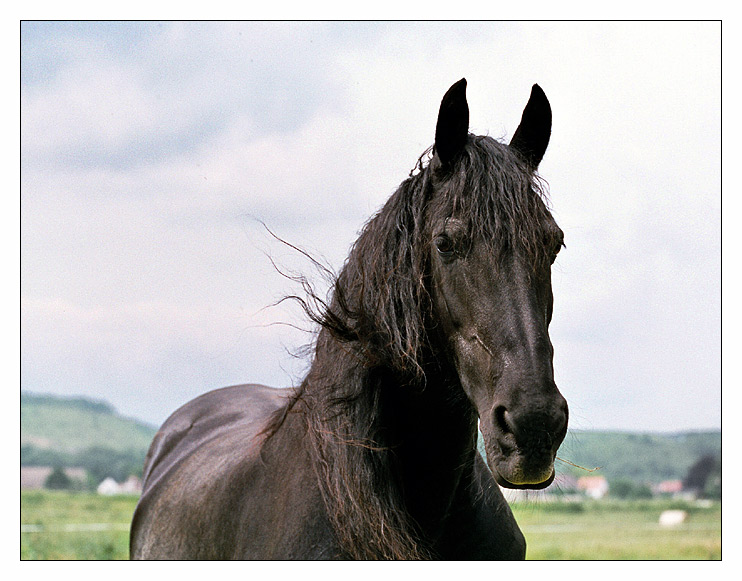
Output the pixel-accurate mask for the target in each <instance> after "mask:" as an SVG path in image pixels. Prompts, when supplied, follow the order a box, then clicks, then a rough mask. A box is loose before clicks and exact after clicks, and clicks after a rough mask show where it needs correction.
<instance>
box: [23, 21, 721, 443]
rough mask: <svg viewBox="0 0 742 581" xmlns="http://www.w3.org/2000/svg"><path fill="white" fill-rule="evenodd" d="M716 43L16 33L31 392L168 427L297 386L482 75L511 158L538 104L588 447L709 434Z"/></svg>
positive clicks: (412, 32) (388, 32)
mask: <svg viewBox="0 0 742 581" xmlns="http://www.w3.org/2000/svg"><path fill="white" fill-rule="evenodd" d="M720 53H721V44H720V25H719V24H718V23H710V22H707V23H679V22H675V23H635V22H624V23H548V22H547V23H517V22H511V23H476V24H452V23H427V24H422V23H420V24H415V23H384V24H373V23H352V24H343V23H290V24H284V23H258V24H256V23H228V24H226V23H176V22H168V23H132V24H117V23H104V24H96V23H83V24H75V23H25V24H23V26H22V29H21V56H22V61H21V106H22V120H21V130H22V152H21V169H22V174H21V228H22V230H21V277H22V278H21V282H22V289H21V294H22V304H21V331H22V336H21V340H22V344H21V348H22V351H21V382H22V385H21V386H22V389H24V390H28V391H33V392H44V393H54V394H65V395H84V396H88V397H93V398H102V399H105V400H107V401H109V402H111V403H112V404H113V405H114V406H115V407H116V408H117V409H118V410H119V411H120V412H121V413H123V414H126V415H131V416H135V417H138V418H141V419H143V420H145V421H148V422H150V423H153V424H159V423H161V422H162V421H163V420H164V419H165V418H166V417H167V415H168V414H169V413H170V412H172V411H173V410H174V409H175V408H176V407H177V406H179V405H181V404H183V403H185V402H186V401H187V400H189V399H191V398H192V397H194V396H196V395H198V394H200V393H203V392H205V391H207V390H209V389H212V388H215V387H220V386H224V385H230V384H235V383H244V382H262V383H267V384H269V385H275V386H287V385H292V384H294V383H296V382H297V381H299V380H300V378H301V376H302V373H303V371H304V369H305V366H306V361H305V360H304V361H302V360H297V359H296V358H295V357H294V356H293V355H292V353H293V352H295V351H296V350H297V348H299V347H300V346H301V345H302V344H304V343H306V342H307V341H309V340H311V335H309V334H307V333H302V332H300V331H297V330H295V329H293V328H292V327H291V326H288V325H282V324H275V323H289V324H291V325H298V326H300V327H307V328H310V327H309V326H308V324H307V323H306V322H305V321H304V320H303V319H302V317H301V315H300V313H299V312H298V311H297V310H295V309H291V308H290V307H289V305H286V304H284V305H281V306H279V307H270V305H271V304H272V303H274V302H275V301H276V300H278V299H280V298H281V296H283V295H285V294H288V293H292V292H295V291H296V290H297V289H296V288H295V287H294V286H293V285H292V284H291V283H290V282H289V281H287V280H286V279H284V278H282V277H281V276H280V275H279V274H278V273H276V271H275V270H274V269H273V267H272V266H271V262H270V260H269V256H270V257H272V258H273V259H274V260H275V261H276V262H277V263H278V264H281V265H283V266H285V267H286V268H292V269H294V270H298V271H304V272H306V273H308V274H312V270H311V265H310V264H308V263H307V261H302V260H301V259H299V258H297V256H296V254H295V253H292V252H290V251H288V250H287V249H286V248H285V247H282V246H281V245H280V244H278V243H276V242H275V241H274V240H273V239H272V238H271V236H270V235H269V234H268V233H267V232H266V231H265V229H264V228H263V226H262V225H261V223H260V222H261V221H262V222H264V223H265V224H266V225H268V227H270V228H271V230H273V231H274V232H276V233H277V234H278V235H280V236H281V237H283V238H285V239H287V240H289V241H291V242H292V243H295V244H297V245H299V246H301V247H304V248H306V249H308V250H310V251H311V252H312V253H314V254H316V255H318V256H322V257H323V258H324V260H326V261H327V262H328V263H329V264H330V265H332V266H333V267H335V268H336V269H337V268H339V267H340V266H341V265H342V262H343V259H344V258H345V256H346V254H347V252H348V249H349V247H350V245H351V244H352V242H353V241H354V240H355V238H356V236H357V233H358V231H359V229H360V228H361V227H362V225H363V223H364V222H365V221H366V220H367V219H368V218H369V217H370V216H371V214H372V213H373V212H374V211H375V210H377V209H378V208H379V207H380V206H381V205H382V204H383V203H384V201H385V200H386V199H387V198H388V196H389V195H390V194H391V193H392V192H393V191H394V190H395V189H396V187H397V185H398V184H399V183H400V182H401V181H402V180H403V179H404V178H405V177H406V176H407V175H408V173H409V171H410V170H411V169H412V167H413V166H414V164H415V162H416V160H417V158H418V156H419V155H420V154H421V153H422V152H423V151H424V150H425V149H426V148H427V147H428V146H429V145H431V144H432V141H433V136H434V131H435V121H436V116H437V112H438V106H439V104H440V99H441V97H442V96H443V93H444V92H445V91H446V90H447V89H448V87H449V86H450V85H451V84H452V83H453V82H455V81H457V80H458V79H460V78H462V77H466V78H467V80H468V98H469V105H470V110H471V130H472V131H473V132H475V133H479V134H489V135H492V136H494V137H496V138H501V139H504V140H509V138H510V137H511V136H512V133H513V131H514V130H515V128H516V127H517V124H518V122H519V120H520V115H521V112H522V109H523V107H524V105H525V103H526V101H527V99H528V95H529V93H530V88H531V85H532V84H533V83H539V84H540V85H541V87H542V88H543V89H544V91H545V92H546V94H547V96H548V97H549V100H550V101H551V105H552V109H553V114H554V125H553V132H552V140H551V144H550V146H549V150H548V152H547V154H546V157H545V159H544V161H543V163H542V165H541V167H540V173H541V175H542V176H543V177H544V178H545V179H546V181H547V182H548V184H549V191H550V196H551V203H552V206H553V208H554V215H555V217H556V219H557V221H558V222H559V224H560V226H561V227H562V229H563V230H564V231H565V234H566V244H567V248H566V249H565V250H564V251H563V252H562V253H561V254H560V255H559V258H558V260H557V262H556V265H555V267H554V273H553V279H554V294H555V310H554V318H553V322H552V326H551V337H552V342H553V343H554V347H555V350H556V354H555V372H556V380H557V384H558V385H559V387H560V389H561V391H562V393H563V394H564V395H565V396H566V398H567V399H568V401H569V404H570V410H571V426H572V427H573V428H577V429H626V430H663V431H669V430H685V429H706V428H719V427H720V422H721V412H720V407H721V385H720V384H721V368H720V324H721V319H720V277H721V272H720V252H721V247H720V220H721V218H720V209H721V192H720V189H721V175H720V165H721V161H720V160H721V154H720V136H721V103H720V101H721V67H720V60H721V59H720Z"/></svg>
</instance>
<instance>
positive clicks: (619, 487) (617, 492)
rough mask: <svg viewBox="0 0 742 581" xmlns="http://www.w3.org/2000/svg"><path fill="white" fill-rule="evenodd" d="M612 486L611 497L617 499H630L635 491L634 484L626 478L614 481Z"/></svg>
mask: <svg viewBox="0 0 742 581" xmlns="http://www.w3.org/2000/svg"><path fill="white" fill-rule="evenodd" d="M610 484H611V488H610V491H611V496H614V497H616V498H629V497H630V496H631V493H632V491H633V490H634V483H633V482H631V480H626V479H625V478H621V479H618V480H612V481H611V483H610Z"/></svg>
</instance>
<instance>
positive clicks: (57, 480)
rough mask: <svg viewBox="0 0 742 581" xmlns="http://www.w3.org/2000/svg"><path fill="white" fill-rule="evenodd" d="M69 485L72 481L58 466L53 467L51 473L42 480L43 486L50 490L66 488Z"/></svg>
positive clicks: (69, 486)
mask: <svg viewBox="0 0 742 581" xmlns="http://www.w3.org/2000/svg"><path fill="white" fill-rule="evenodd" d="M71 487H72V481H71V480H70V478H69V477H68V476H67V474H65V472H64V469H63V468H61V467H59V466H57V467H56V468H54V470H52V473H51V474H49V476H47V477H46V480H45V481H44V488H49V489H50V490H67V489H68V488H71Z"/></svg>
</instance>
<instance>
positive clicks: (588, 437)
mask: <svg viewBox="0 0 742 581" xmlns="http://www.w3.org/2000/svg"><path fill="white" fill-rule="evenodd" d="M557 455H558V457H559V458H562V459H563V460H568V461H570V462H572V463H574V464H578V465H580V466H582V467H584V468H590V469H592V468H600V470H598V471H596V472H594V473H593V474H596V475H597V474H600V475H603V476H605V477H606V478H607V479H608V480H609V481H610V480H613V479H628V480H633V481H635V482H644V483H648V484H653V483H658V482H661V481H663V480H674V479H681V480H682V479H683V478H684V477H685V476H686V475H687V473H688V469H689V468H690V467H691V466H692V465H693V464H694V463H695V462H696V461H697V460H698V459H699V458H701V457H702V456H707V455H710V456H714V457H715V458H720V457H721V432H720V431H698V432H678V433H672V434H661V433H652V432H646V433H642V432H608V431H572V432H569V433H568V434H567V437H566V438H565V440H564V443H563V444H562V446H561V448H560V449H559V453H558V454H557ZM557 465H558V466H557V469H558V470H560V471H562V472H564V473H567V474H572V475H574V476H583V475H586V474H587V472H585V471H584V470H580V469H579V468H575V467H572V466H569V465H566V464H564V463H560V462H557Z"/></svg>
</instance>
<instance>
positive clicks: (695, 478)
mask: <svg viewBox="0 0 742 581" xmlns="http://www.w3.org/2000/svg"><path fill="white" fill-rule="evenodd" d="M716 467H717V461H716V458H715V457H714V456H713V455H711V454H706V455H705V456H701V457H700V458H699V459H698V460H697V461H696V463H695V464H693V465H692V466H691V467H690V468H689V469H688V474H687V475H686V476H685V479H684V480H683V490H688V491H691V492H695V493H696V494H699V495H702V494H703V491H704V490H705V489H706V483H707V482H708V479H709V476H711V474H712V473H713V472H714V470H715V469H716Z"/></svg>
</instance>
